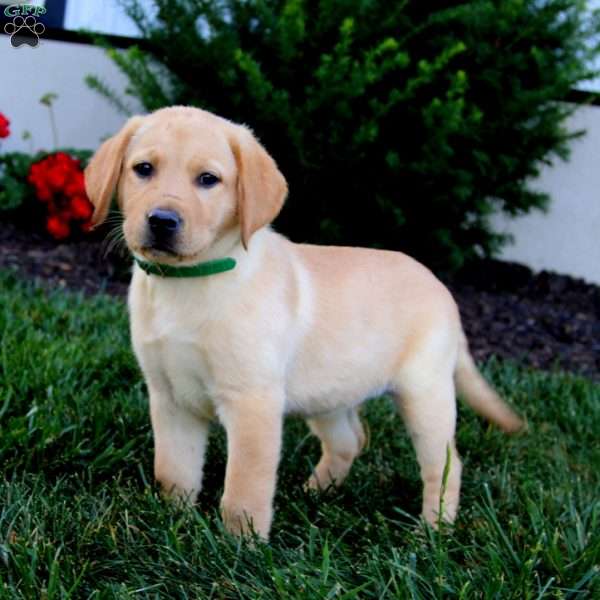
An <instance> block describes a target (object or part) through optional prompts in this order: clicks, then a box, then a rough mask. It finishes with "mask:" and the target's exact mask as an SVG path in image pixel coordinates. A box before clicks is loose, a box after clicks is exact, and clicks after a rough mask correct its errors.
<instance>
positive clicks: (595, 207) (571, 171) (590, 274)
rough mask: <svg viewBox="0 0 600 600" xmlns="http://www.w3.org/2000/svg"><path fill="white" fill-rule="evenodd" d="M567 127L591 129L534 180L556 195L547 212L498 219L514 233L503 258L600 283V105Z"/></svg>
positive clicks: (504, 229) (584, 111)
mask: <svg viewBox="0 0 600 600" xmlns="http://www.w3.org/2000/svg"><path fill="white" fill-rule="evenodd" d="M568 128H569V130H572V131H576V130H580V129H585V130H587V134H586V135H585V136H584V137H583V138H580V139H577V140H575V141H573V142H572V145H571V156H570V159H569V161H568V162H566V163H565V162H557V163H556V164H555V165H554V166H552V167H546V168H544V170H543V172H542V174H541V177H540V179H539V181H537V182H536V183H535V187H536V188H539V189H540V190H543V191H545V192H548V193H549V194H550V195H551V197H552V201H551V203H550V207H549V211H548V213H546V214H544V213H541V212H538V211H536V212H534V213H530V214H528V215H526V216H524V217H520V218H518V219H508V218H507V217H498V218H496V219H495V220H494V223H495V227H496V229H497V231H502V232H507V233H511V234H512V235H513V236H514V238H515V243H514V245H511V246H507V247H506V248H505V249H504V251H503V252H502V255H501V258H504V259H506V260H513V261H516V262H521V263H524V264H526V265H529V266H530V267H532V268H534V269H536V270H540V269H548V270H552V271H557V272H559V273H565V274H570V275H574V276H577V277H582V278H584V279H586V280H588V281H590V282H594V283H600V107H596V106H586V107H581V108H579V109H578V110H577V112H576V113H575V114H574V115H573V116H572V117H571V119H570V120H569V122H568Z"/></svg>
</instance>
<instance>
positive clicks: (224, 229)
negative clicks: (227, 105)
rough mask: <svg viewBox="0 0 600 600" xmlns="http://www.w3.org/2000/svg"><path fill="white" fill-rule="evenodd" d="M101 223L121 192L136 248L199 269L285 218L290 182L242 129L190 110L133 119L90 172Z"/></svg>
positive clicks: (92, 163)
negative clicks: (219, 248) (207, 258)
mask: <svg viewBox="0 0 600 600" xmlns="http://www.w3.org/2000/svg"><path fill="white" fill-rule="evenodd" d="M85 180H86V189H87V193H88V196H89V198H90V200H91V202H92V204H93V205H94V207H95V211H94V216H93V218H92V220H93V223H94V224H95V225H97V224H100V223H101V222H103V221H104V220H105V219H106V216H107V214H108V210H109V208H110V203H111V199H112V197H113V194H114V193H115V191H116V192H117V197H118V200H119V205H120V207H121V211H122V213H123V216H124V222H123V231H124V234H125V240H126V242H127V245H128V246H129V248H130V250H131V251H132V252H133V253H135V254H136V255H137V256H139V257H141V258H144V259H146V260H149V261H151V262H160V263H165V264H192V263H194V262H197V261H198V260H201V259H202V256H203V255H205V254H206V253H207V251H208V250H209V249H210V248H211V246H213V245H214V244H215V243H216V242H217V241H218V240H220V239H221V238H222V237H223V236H225V234H227V233H229V232H232V231H239V237H240V239H241V241H242V243H243V245H244V247H246V248H247V247H248V243H249V241H250V238H251V237H252V234H253V233H254V232H255V231H256V230H257V229H259V228H261V227H263V226H264V225H266V224H268V223H270V222H271V221H272V220H273V219H274V218H275V217H276V216H277V214H278V213H279V211H280V210H281V207H282V205H283V202H284V200H285V196H286V194H287V184H286V181H285V179H284V177H283V175H282V174H281V173H280V171H279V169H278V168H277V165H276V164H275V161H274V160H273V159H272V158H271V157H270V156H269V155H268V154H267V152H266V151H265V149H264V148H263V147H262V146H261V145H260V144H259V143H258V141H257V140H256V139H255V138H254V136H253V135H252V133H251V132H250V131H249V130H248V129H247V128H246V127H243V126H241V125H235V124H234V123H231V122H230V121H227V120H225V119H222V118H220V117H217V116H215V115H213V114H211V113H208V112H206V111H203V110H200V109H196V108H189V107H172V108H165V109H162V110H159V111H157V112H155V113H152V114H151V115H148V116H146V117H134V118H132V119H130V120H129V121H128V122H127V123H126V124H125V126H124V127H123V129H121V131H120V132H119V133H117V134H116V135H115V136H113V137H112V138H109V139H108V140H107V141H106V142H104V143H103V144H102V146H101V147H100V148H99V150H98V151H97V152H96V154H95V155H94V156H93V157H92V160H91V161H90V164H89V165H88V167H87V169H86V171H85Z"/></svg>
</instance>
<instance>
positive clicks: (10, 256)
mask: <svg viewBox="0 0 600 600" xmlns="http://www.w3.org/2000/svg"><path fill="white" fill-rule="evenodd" d="M105 234H106V232H105V231H104V232H103V231H99V232H97V233H95V234H93V235H92V236H89V237H87V238H85V239H80V240H77V241H70V242H68V243H61V244H57V243H56V242H55V241H54V240H52V239H50V238H49V237H47V236H46V235H44V234H40V233H32V232H30V231H26V230H24V229H21V228H19V227H18V226H16V225H15V224H13V223H10V222H1V221H0V268H6V267H12V268H14V269H15V270H16V271H17V272H18V273H19V274H20V275H21V276H22V277H23V278H26V279H38V280H40V281H41V282H42V283H43V284H44V285H48V286H50V287H62V288H67V289H72V290H82V291H83V292H84V293H87V294H94V293H98V292H104V293H108V294H111V295H115V296H124V295H125V294H126V292H127V287H128V279H129V269H128V268H127V267H124V266H123V265H124V264H127V261H126V260H125V261H124V259H123V257H119V256H118V255H117V254H115V252H107V243H106V242H105V241H103V238H104V236H105ZM443 279H444V282H445V283H446V284H447V285H448V287H449V288H450V289H451V291H452V292H453V294H454V297H455V298H456V300H457V302H458V305H459V308H460V312H461V315H462V318H463V323H464V327H465V330H466V332H467V337H468V338H469V343H470V346H471V351H472V353H473V355H474V356H475V358H476V359H477V360H486V359H488V358H489V357H490V356H492V355H495V356H497V357H500V358H508V359H512V360H515V361H519V362H520V363H522V364H526V365H529V366H532V367H536V368H541V369H556V368H558V369H562V370H567V371H571V372H575V373H579V374H582V375H585V376H587V377H590V378H592V379H594V380H597V381H600V287H599V286H596V285H592V284H589V283H586V282H585V281H583V280H581V279H575V278H573V277H569V276H565V275H558V274H555V273H550V272H547V271H542V272H540V273H533V272H532V271H531V270H530V269H528V268H527V267H524V266H523V265H519V264H515V263H508V262H501V261H495V260H486V261H481V262H480V263H477V264H475V265H472V266H471V267H469V269H466V270H463V271H462V272H461V273H460V274H458V275H454V276H452V277H445V278H443Z"/></svg>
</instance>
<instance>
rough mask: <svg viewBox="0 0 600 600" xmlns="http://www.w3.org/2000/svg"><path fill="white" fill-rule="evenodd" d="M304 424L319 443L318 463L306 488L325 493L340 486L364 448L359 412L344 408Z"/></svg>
mask: <svg viewBox="0 0 600 600" xmlns="http://www.w3.org/2000/svg"><path fill="white" fill-rule="evenodd" d="M306 422H307V423H308V426H309V427H310V430H311V431H312V432H313V433H314V434H315V435H316V436H317V437H318V438H319V439H320V440H321V450H322V455H321V460H320V461H319V464H318V465H317V467H316V469H315V471H314V473H313V474H312V475H311V477H310V479H309V480H308V481H307V482H306V487H307V488H309V489H313V490H318V489H320V490H325V489H327V488H328V487H329V486H330V485H336V486H339V485H341V483H342V482H343V481H344V479H345V478H346V476H347V475H348V472H349V471H350V467H351V466H352V463H353V462H354V459H355V458H356V457H357V456H358V455H359V454H360V452H361V450H362V449H363V447H364V445H365V440H366V437H365V433H364V430H363V427H362V424H361V422H360V418H359V416H358V409H355V408H351V409H348V408H344V409H342V410H338V411H335V412H331V413H327V414H325V415H320V416H318V417H312V418H310V419H307V420H306Z"/></svg>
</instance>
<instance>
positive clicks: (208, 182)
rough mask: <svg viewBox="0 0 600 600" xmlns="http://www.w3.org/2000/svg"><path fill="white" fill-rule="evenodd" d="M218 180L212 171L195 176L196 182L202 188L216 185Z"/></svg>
mask: <svg viewBox="0 0 600 600" xmlns="http://www.w3.org/2000/svg"><path fill="white" fill-rule="evenodd" d="M219 181H220V179H219V178H218V177H217V176H216V175H213V174H212V173H202V174H201V175H198V177H196V183H197V184H198V185H199V186H200V187H203V188H211V187H213V186H215V185H217V183H219Z"/></svg>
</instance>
